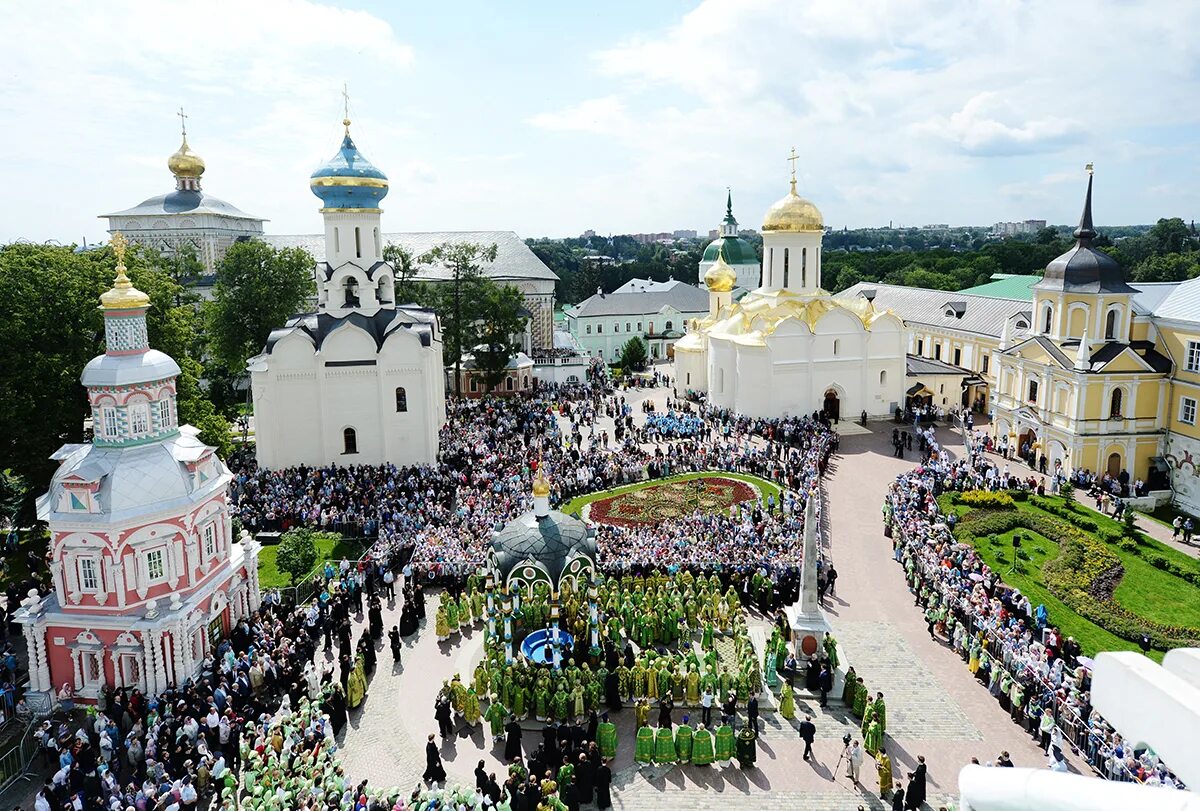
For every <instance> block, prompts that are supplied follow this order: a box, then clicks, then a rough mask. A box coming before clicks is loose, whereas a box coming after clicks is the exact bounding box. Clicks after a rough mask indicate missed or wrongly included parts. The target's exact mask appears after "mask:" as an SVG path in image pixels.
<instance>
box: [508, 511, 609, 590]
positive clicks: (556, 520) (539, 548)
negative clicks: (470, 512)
mask: <svg viewBox="0 0 1200 811" xmlns="http://www.w3.org/2000/svg"><path fill="white" fill-rule="evenodd" d="M577 552H578V553H579V554H581V555H583V556H585V557H586V558H588V560H589V561H591V562H592V563H595V560H596V539H595V538H594V537H592V534H591V533H590V532H589V531H588V528H587V525H586V524H584V523H583V522H582V521H580V520H579V519H578V518H575V517H573V516H570V515H566V514H565V513H561V512H558V511H551V512H550V513H548V514H547V515H545V516H544V517H542V518H540V519H539V518H538V517H537V516H536V515H534V514H533V513H532V512H527V513H525V514H523V515H520V516H518V517H517V518H514V519H513V520H512V521H509V522H508V524H506V525H505V527H504V529H502V530H500V531H499V532H497V533H496V534H495V535H494V536H492V543H491V559H492V562H493V564H494V565H495V567H496V570H497V571H498V572H499V574H500V578H501V582H507V581H508V578H509V575H510V574H511V573H512V571H513V569H515V568H517V566H518V565H519V564H521V563H524V562H526V561H533V562H534V563H537V564H540V565H541V566H542V567H543V568H544V569H545V570H546V572H547V573H548V574H549V575H550V579H551V581H552V582H553V583H554V585H555V586H556V587H557V585H558V582H559V578H560V577H561V576H562V573H563V571H564V570H565V569H566V568H567V564H568V563H569V562H570V561H571V559H572V558H573V557H574V556H575V553H577Z"/></svg>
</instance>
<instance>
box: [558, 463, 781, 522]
mask: <svg viewBox="0 0 1200 811" xmlns="http://www.w3.org/2000/svg"><path fill="white" fill-rule="evenodd" d="M692 479H737V480H738V481H742V482H746V483H747V484H752V485H754V486H755V487H757V488H758V490H759V492H760V493H762V496H763V498H764V499H765V498H766V497H767V496H770V495H772V494H773V495H774V496H775V501H776V503H778V502H779V494H780V493H781V492H783V488H781V487H780V486H779V485H778V484H775V483H774V482H772V481H768V480H767V479H760V478H759V477H758V476H751V475H748V474H746V473H723V472H720V471H715V470H709V471H700V472H698V473H680V474H678V475H675V476H667V477H666V478H662V479H649V480H647V481H644V482H634V483H633V484H626V485H622V486H621V487H614V488H613V489H611V490H601V491H598V492H595V493H587V494H586V495H582V496H576V497H575V498H573V499H571V500H570V501H568V502H567V503H566V504H564V505H563V506H562V507H560V508H559V510H560V511H561V512H564V513H567V514H568V515H579V513H580V512H581V511H582V510H583V508H584V507H586V506H587V505H588V504H591V503H592V502H593V501H597V500H599V499H602V498H609V497H610V496H617V495H620V494H622V493H632V492H633V491H634V490H641V489H643V488H645V487H653V486H654V485H658V484H665V483H667V482H686V481H691V480H692Z"/></svg>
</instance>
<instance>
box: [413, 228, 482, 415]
mask: <svg viewBox="0 0 1200 811" xmlns="http://www.w3.org/2000/svg"><path fill="white" fill-rule="evenodd" d="M418 261H419V262H420V263H421V264H422V265H429V264H440V265H444V266H445V267H446V268H448V269H449V270H450V281H449V282H448V283H447V284H442V285H438V290H437V291H436V294H435V301H436V304H435V306H434V309H435V310H437V314H438V321H439V322H440V323H441V327H442V345H443V348H444V351H445V352H448V353H450V357H452V358H454V393H455V394H456V395H461V394H462V356H463V352H464V351H467V350H468V349H470V348H471V346H472V345H473V344H472V337H473V332H474V327H473V324H474V321H475V318H474V314H473V313H472V312H471V294H472V291H471V288H472V287H473V286H474V284H475V283H476V282H477V281H478V280H479V279H480V277H481V276H482V273H483V269H484V267H486V266H487V265H490V264H491V263H492V262H494V261H496V246H495V245H494V244H493V245H479V244H476V243H474V242H445V243H443V244H441V245H438V246H437V247H435V248H434V249H433V250H431V251H429V252H428V253H426V254H425V255H423V256H422V257H421V258H420V259H419V260H418Z"/></svg>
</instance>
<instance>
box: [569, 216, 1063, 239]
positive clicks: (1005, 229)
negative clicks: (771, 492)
mask: <svg viewBox="0 0 1200 811" xmlns="http://www.w3.org/2000/svg"><path fill="white" fill-rule="evenodd" d="M1045 227H1046V220H1020V221H1016V222H997V223H994V224H993V225H992V226H991V227H990V228H989V227H988V226H986V225H957V226H951V225H950V224H948V223H930V224H927V225H919V226H913V225H894V224H893V223H891V222H889V223H888V224H887V225H886V226H875V227H870V228H853V229H842V230H843V231H846V230H850V231H864V232H879V231H924V232H928V233H935V234H949V233H951V232H954V231H961V232H971V233H978V232H984V233H985V234H986V236H988V237H993V238H998V237H1014V236H1024V235H1029V236H1033V235H1035V234H1037V233H1038V232H1039V231H1041V230H1042V229H1043V228H1045ZM739 230H740V233H741V234H742V236H748V237H752V238H753V237H757V236H758V232H757V231H756V230H754V229H753V228H740V229H739ZM834 230H835V229H833V228H826V229H825V231H826V233H833V231H834ZM720 233H721V231H720V229H719V228H710V229H709V230H708V236H707V238H708V239H710V240H712V239H716V238H717V237H718V236H720ZM612 236H614V235H612V234H610V235H608V236H607V237H606V236H604V235H603V234H598V233H596V231H595V230H593V229H591V228H589V229H588V230H586V231H584V232H583V233H582V234H580V235H579V238H580V239H583V240H589V239H594V238H597V237H599V238H601V239H608V238H611V237H612ZM621 236H628V237H629V238H631V239H632V240H633V241H634V242H637V243H638V244H639V245H673V244H675V243H676V242H681V241H683V240H690V239H699V238H700V232H699V231H697V230H695V229H690V228H679V229H676V230H674V231H655V232H647V233H639V234H622V235H621Z"/></svg>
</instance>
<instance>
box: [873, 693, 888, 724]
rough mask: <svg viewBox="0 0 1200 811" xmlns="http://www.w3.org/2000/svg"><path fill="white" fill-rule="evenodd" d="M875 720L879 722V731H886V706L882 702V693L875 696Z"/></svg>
mask: <svg viewBox="0 0 1200 811" xmlns="http://www.w3.org/2000/svg"><path fill="white" fill-rule="evenodd" d="M873 706H874V707H875V720H876V721H878V722H879V731H880V733H883V734H886V733H887V706H886V705H885V704H884V703H883V693H882V692H880V693H879V695H877V696H875V704H874V705H873Z"/></svg>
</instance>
